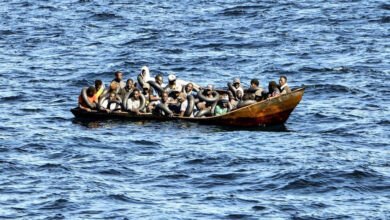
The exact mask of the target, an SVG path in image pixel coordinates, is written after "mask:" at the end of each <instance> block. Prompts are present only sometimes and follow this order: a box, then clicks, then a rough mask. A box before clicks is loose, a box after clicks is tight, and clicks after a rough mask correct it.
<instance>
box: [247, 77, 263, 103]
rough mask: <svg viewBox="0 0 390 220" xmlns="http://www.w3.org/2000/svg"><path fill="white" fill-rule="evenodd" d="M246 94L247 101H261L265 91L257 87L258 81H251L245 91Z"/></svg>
mask: <svg viewBox="0 0 390 220" xmlns="http://www.w3.org/2000/svg"><path fill="white" fill-rule="evenodd" d="M247 93H249V94H250V95H249V97H248V98H249V99H251V100H261V99H262V97H263V96H264V94H265V90H264V89H263V88H261V87H259V80H257V79H252V80H251V85H250V88H249V89H248V90H247Z"/></svg>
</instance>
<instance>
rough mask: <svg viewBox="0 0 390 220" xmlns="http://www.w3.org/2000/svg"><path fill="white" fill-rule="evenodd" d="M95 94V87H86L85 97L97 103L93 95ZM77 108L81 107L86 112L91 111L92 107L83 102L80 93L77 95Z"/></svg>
mask: <svg viewBox="0 0 390 220" xmlns="http://www.w3.org/2000/svg"><path fill="white" fill-rule="evenodd" d="M95 94H96V89H95V87H93V86H90V87H88V89H87V98H88V100H89V101H90V102H91V103H95V104H97V103H98V99H97V97H96V96H95ZM79 108H81V109H83V110H85V111H87V112H91V111H92V109H91V108H90V107H88V105H87V103H85V101H84V99H83V96H82V94H80V95H79Z"/></svg>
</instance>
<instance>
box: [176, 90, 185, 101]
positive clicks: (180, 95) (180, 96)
mask: <svg viewBox="0 0 390 220" xmlns="http://www.w3.org/2000/svg"><path fill="white" fill-rule="evenodd" d="M177 99H178V100H179V102H184V101H185V100H187V95H186V94H185V93H183V92H181V93H180V94H179V96H178V97H177Z"/></svg>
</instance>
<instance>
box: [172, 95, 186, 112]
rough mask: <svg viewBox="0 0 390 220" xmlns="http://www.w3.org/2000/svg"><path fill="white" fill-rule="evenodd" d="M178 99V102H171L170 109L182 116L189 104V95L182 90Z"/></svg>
mask: <svg viewBox="0 0 390 220" xmlns="http://www.w3.org/2000/svg"><path fill="white" fill-rule="evenodd" d="M177 101H178V102H177V104H174V103H171V104H170V105H169V109H171V110H172V111H173V112H174V113H176V114H178V115H179V116H180V117H183V116H184V113H185V111H186V109H187V106H188V101H187V95H186V94H185V93H183V92H181V93H180V94H179V97H178V98H177Z"/></svg>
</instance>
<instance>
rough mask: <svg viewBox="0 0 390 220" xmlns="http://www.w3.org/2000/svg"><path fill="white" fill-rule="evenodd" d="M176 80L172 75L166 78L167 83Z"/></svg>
mask: <svg viewBox="0 0 390 220" xmlns="http://www.w3.org/2000/svg"><path fill="white" fill-rule="evenodd" d="M175 80H176V76H175V75H173V74H170V75H169V76H168V81H171V82H172V81H175Z"/></svg>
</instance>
